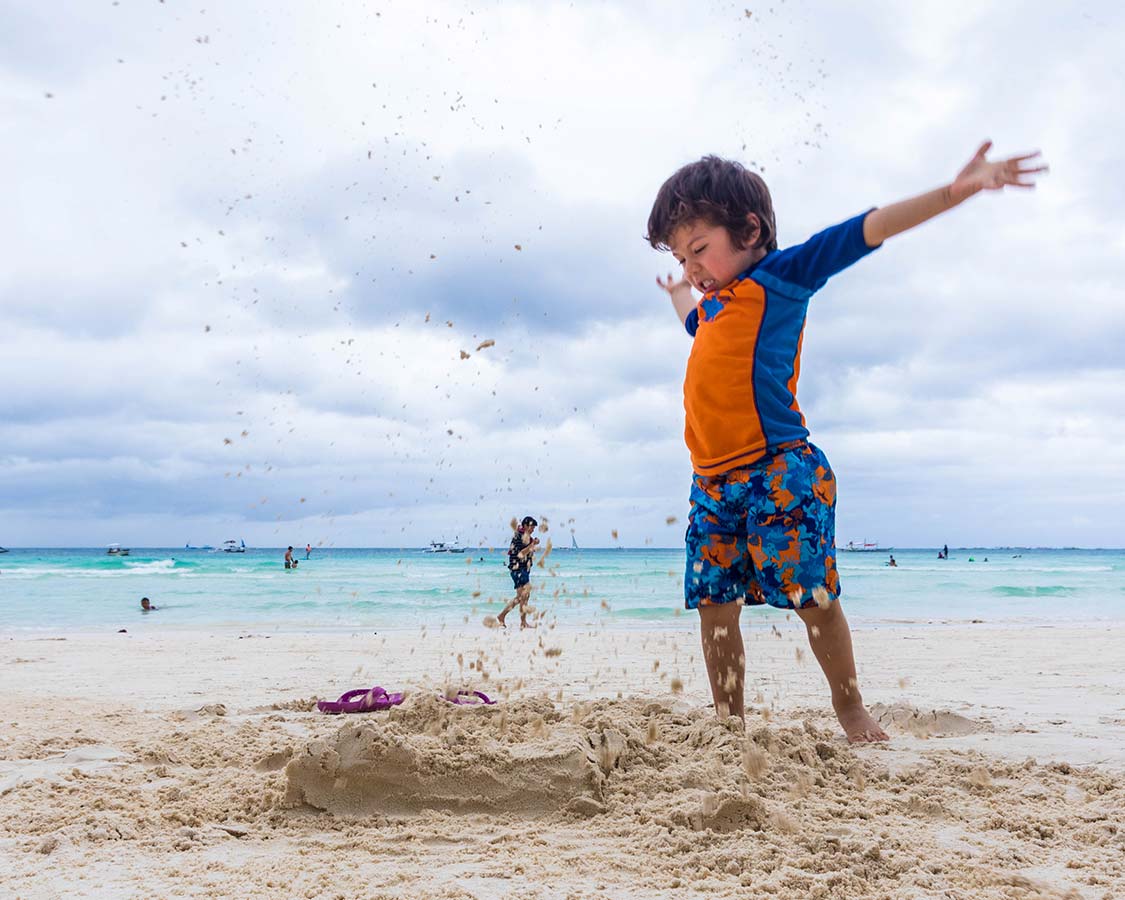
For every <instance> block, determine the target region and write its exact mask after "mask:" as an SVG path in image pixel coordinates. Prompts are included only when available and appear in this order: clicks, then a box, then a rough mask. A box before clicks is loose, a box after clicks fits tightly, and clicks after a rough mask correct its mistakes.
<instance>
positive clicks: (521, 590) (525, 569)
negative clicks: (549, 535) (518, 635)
mask: <svg viewBox="0 0 1125 900" xmlns="http://www.w3.org/2000/svg"><path fill="white" fill-rule="evenodd" d="M538 525H539V523H538V522H536V521H535V519H534V518H532V517H531V516H524V517H523V521H522V522H520V524H519V526H518V527H517V528H516V530H515V534H513V535H512V543H511V544H509V545H508V574H509V575H511V576H512V584H513V585H515V588H516V596H515V597H513V598H512V599H511V600H509V601H508V605H507V606H505V607H504V609H503V610H502V611H501V613H500V615H498V616H497V617H496V621H497V622H499V623H500V625H501V626H502V627H504V628H507V627H508V626H507V625H506V624H505V623H504V618H505V617H506V616H507V615H508V613H510V612H511V611H512V610H513V609H514V608H515V606H516V604H519V608H520V628H534V627H535V626H533V625H529V624H528V623H527V601H528V600H529V599H530V598H531V563H532V560H533V558H534V556H535V548H536V547H538V546H539V538H537V537H535V529H536V527H537V526H538Z"/></svg>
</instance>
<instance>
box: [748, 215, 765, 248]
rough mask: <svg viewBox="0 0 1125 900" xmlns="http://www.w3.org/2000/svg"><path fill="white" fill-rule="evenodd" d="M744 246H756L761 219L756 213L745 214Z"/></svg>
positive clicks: (759, 234)
mask: <svg viewBox="0 0 1125 900" xmlns="http://www.w3.org/2000/svg"><path fill="white" fill-rule="evenodd" d="M746 228H747V231H746V246H747V247H756V246H758V239H759V238H760V237H761V236H762V220H761V219H759V218H758V214H757V213H747V214H746Z"/></svg>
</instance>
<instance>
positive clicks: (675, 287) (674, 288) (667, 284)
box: [656, 272, 691, 299]
mask: <svg viewBox="0 0 1125 900" xmlns="http://www.w3.org/2000/svg"><path fill="white" fill-rule="evenodd" d="M656 283H657V284H658V285H660V287H661V288H663V289H664V290H665V291H667V292H668V296H670V297H672V298H673V299H674V298H675V297H676V295H677V294H680V295H682V294H683V292H684V291H690V290H691V283H690V282H689V281H688V280H687V279H686V278H684V277H682V276H681V277H680V278H679V279H677V278H675V277H674V276H673V275H672V273H671V272H669V273H668V277H667V278H666V279H665V278H661V277H660V276H659V275H657V276H656Z"/></svg>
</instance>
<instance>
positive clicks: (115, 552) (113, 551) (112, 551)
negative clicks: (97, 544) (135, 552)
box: [105, 544, 129, 556]
mask: <svg viewBox="0 0 1125 900" xmlns="http://www.w3.org/2000/svg"><path fill="white" fill-rule="evenodd" d="M105 552H106V555H107V556H128V555H129V548H128V547H122V546H121V545H120V544H110V545H109V546H108V547H107V548H106V551H105Z"/></svg>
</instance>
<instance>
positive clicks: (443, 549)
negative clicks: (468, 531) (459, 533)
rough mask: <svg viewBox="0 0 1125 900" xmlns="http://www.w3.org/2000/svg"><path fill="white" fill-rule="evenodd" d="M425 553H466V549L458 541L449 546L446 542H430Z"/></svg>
mask: <svg viewBox="0 0 1125 900" xmlns="http://www.w3.org/2000/svg"><path fill="white" fill-rule="evenodd" d="M422 552H423V553H464V552H465V548H464V547H462V546H461V545H460V544H459V543H458V542H457V541H454V542H453V543H452V544H447V543H446V542H445V541H430V546H429V547H426V548H425V549H424V550H423V551H422Z"/></svg>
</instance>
